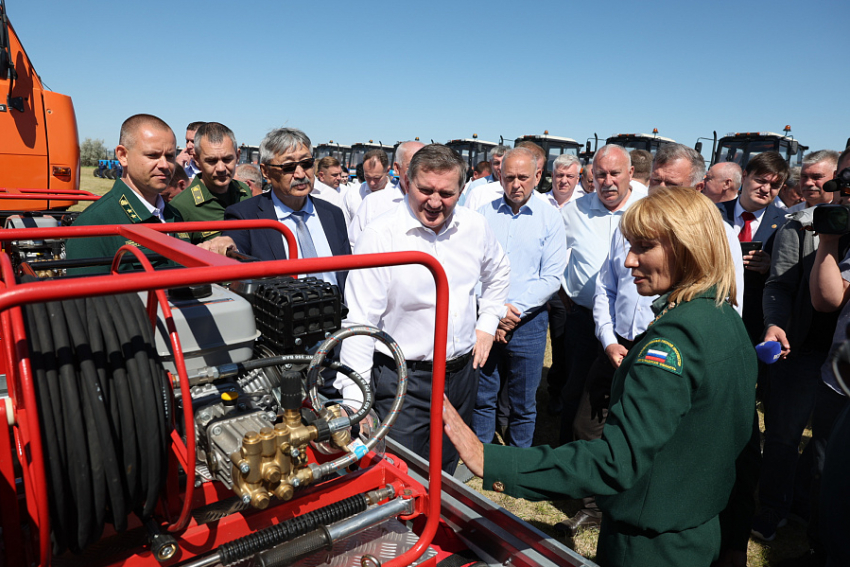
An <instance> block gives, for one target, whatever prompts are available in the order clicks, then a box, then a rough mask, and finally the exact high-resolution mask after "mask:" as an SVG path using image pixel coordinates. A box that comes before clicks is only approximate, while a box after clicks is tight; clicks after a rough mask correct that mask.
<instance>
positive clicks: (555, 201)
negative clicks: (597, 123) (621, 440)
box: [538, 154, 587, 415]
mask: <svg viewBox="0 0 850 567" xmlns="http://www.w3.org/2000/svg"><path fill="white" fill-rule="evenodd" d="M580 177H581V161H579V159H578V157H576V156H574V155H572V154H561V155H559V156H558V157H556V158H555V161H554V163H553V164H552V189H551V190H549V191H547V192H546V193H538V195H540V198H542V199H543V200H545V201H546V202H547V203H549V204H550V205H552V206H553V207H555V209H557V210H561V209H563V208H564V207H565V206H566V205H567V203H569V202H571V201H575V200H577V199H580V198H581V197H583V196H585V195H586V194H587V193H585V192H584V190H583V189H582V188H581V185H579V178H580ZM567 258H569V250H567ZM546 306H547V309H548V310H549V342H550V344H551V345H552V349H551V351H552V365H551V366H550V367H549V374H548V375H547V380H546V389H547V390H548V392H549V404H548V407H547V409H548V411H549V413H550V414H552V415H557V414H559V413H561V408H562V405H561V390H562V389H563V387H564V379H565V378H566V370H565V369H566V364H567V361H566V358H565V353H564V349H563V348H562V345H563V343H564V332H565V328H564V326H565V325H566V321H567V308H566V306H564V302H563V301H561V298H560V297H558V293H557V292H556V293H555V295H553V296H552V298H551V299H550V300H549V301H548V303H547V304H546Z"/></svg>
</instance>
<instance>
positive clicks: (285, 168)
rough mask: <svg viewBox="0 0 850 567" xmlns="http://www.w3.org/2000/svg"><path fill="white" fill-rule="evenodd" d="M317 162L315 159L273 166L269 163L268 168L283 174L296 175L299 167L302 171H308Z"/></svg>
mask: <svg viewBox="0 0 850 567" xmlns="http://www.w3.org/2000/svg"><path fill="white" fill-rule="evenodd" d="M315 162H316V160H315V159H313V158H307V159H302V160H301V161H293V162H289V163H281V164H273V163H267V164H265V166H266V167H273V168H275V169H279V170H280V171H281V172H282V173H295V170H296V169H298V166H299V165H300V166H301V169H304V170H307V169H312V167H313V164H314V163H315Z"/></svg>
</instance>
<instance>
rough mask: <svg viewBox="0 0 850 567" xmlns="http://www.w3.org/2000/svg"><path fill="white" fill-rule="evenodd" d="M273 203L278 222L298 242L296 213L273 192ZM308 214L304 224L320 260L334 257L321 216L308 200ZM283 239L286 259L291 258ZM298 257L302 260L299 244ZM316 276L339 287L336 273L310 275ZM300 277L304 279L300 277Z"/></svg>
mask: <svg viewBox="0 0 850 567" xmlns="http://www.w3.org/2000/svg"><path fill="white" fill-rule="evenodd" d="M272 203H274V212H275V215H276V216H277V220H279V221H280V222H282V223H283V224H285V225H286V227H287V228H288V229H289V230H291V231H292V234H294V235H295V240H296V242H297V241H298V225H297V224H295V221H294V220H292V213H293V212H294V211H293V209H292V208H291V207H289V206H288V205H285V204H284V203H283V201H281V200H280V199H278V198H277V195H275V192H274V191H272ZM302 210H304V211H306V212H307V215H306V220H305V221H304V224H305V225H307V230H308V231H309V232H310V238H311V239H312V241H313V247H314V248H315V249H316V256H317V257H319V258H325V257H328V256H333V253H332V252H331V246H330V244H328V238H327V237H326V236H325V229H324V227H322V221H321V220H320V219H319V215H318V214H316V208H315V207H314V206H313V201H311V200H310V199H307V200H306V202H305V203H304V208H303V209H302ZM280 237H281V239H283V249H284V250H286V257H287V258H288V257H289V246H288V245H287V243H286V238H284V237H283V235H282V234H281V235H280ZM298 257H299V258H302V257H303V256H302V255H301V243H300V242H298ZM309 275H312V276H315V277H317V278H319V279H322V280H324V281H326V282H328V283H330V284H333V285H337V282H336V272H322V273H315V274H309ZM299 277H303V274H302V275H299Z"/></svg>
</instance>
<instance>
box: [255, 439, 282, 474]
mask: <svg viewBox="0 0 850 567" xmlns="http://www.w3.org/2000/svg"><path fill="white" fill-rule="evenodd" d="M260 438H261V439H262V447H263V465H262V467H263V471H262V475H263V480H264V481H265V482H266V483H268V484H269V485H275V484H277V483H278V482H280V474H281V471H280V465H279V464H278V461H277V453H278V450H277V435H275V432H274V429H272V428H271V427H264V428H262V429H261V430H260Z"/></svg>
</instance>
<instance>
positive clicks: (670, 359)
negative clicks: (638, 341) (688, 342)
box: [635, 339, 682, 375]
mask: <svg viewBox="0 0 850 567" xmlns="http://www.w3.org/2000/svg"><path fill="white" fill-rule="evenodd" d="M635 364H648V365H650V366H657V367H658V368H662V369H664V370H666V371H667V372H672V373H673V374H678V375H681V374H682V354H681V353H680V352H679V349H677V348H676V345H674V344H673V343H671V342H670V341H668V340H666V339H652V340H651V341H649V342H648V343H647V344H645V345H643V348H641V350H640V354H639V355H638V357H637V361H635Z"/></svg>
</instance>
